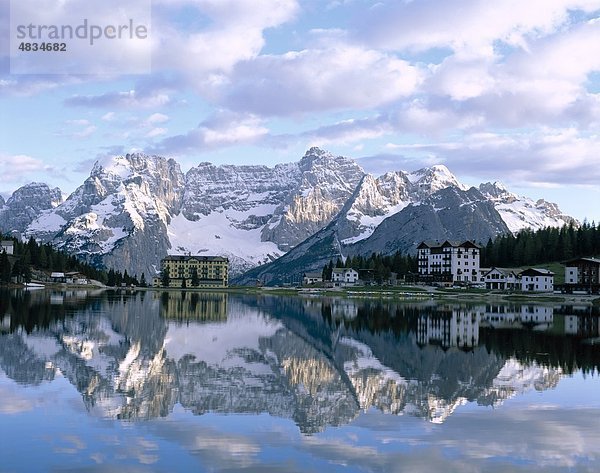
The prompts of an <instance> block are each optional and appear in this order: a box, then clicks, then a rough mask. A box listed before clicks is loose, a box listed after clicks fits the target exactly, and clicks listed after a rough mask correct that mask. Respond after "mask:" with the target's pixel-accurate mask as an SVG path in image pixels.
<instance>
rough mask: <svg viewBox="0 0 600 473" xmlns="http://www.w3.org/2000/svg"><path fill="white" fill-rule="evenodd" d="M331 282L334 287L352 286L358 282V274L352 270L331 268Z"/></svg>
mask: <svg viewBox="0 0 600 473" xmlns="http://www.w3.org/2000/svg"><path fill="white" fill-rule="evenodd" d="M331 280H332V281H333V283H334V284H335V285H336V286H338V285H339V286H345V285H353V284H356V282H357V281H358V273H357V272H356V271H355V270H354V269H352V268H333V271H332V272H331Z"/></svg>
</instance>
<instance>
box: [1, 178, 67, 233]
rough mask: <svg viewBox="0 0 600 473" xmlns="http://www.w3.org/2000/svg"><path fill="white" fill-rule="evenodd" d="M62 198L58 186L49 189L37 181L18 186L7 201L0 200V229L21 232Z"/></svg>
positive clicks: (56, 204) (58, 203)
mask: <svg viewBox="0 0 600 473" xmlns="http://www.w3.org/2000/svg"><path fill="white" fill-rule="evenodd" d="M62 200H63V197H62V193H61V191H60V189H59V188H58V187H55V188H54V189H51V188H50V187H48V185H47V184H43V183H39V182H32V183H31V184H27V185H25V186H23V187H20V188H19V189H17V190H16V191H15V192H14V193H13V195H12V196H11V197H10V198H9V199H8V201H6V202H4V199H2V200H1V201H0V230H4V231H5V232H17V233H23V232H24V231H25V229H26V228H27V226H28V225H29V224H30V223H31V222H32V221H33V220H34V219H35V218H37V217H38V216H39V215H40V214H41V213H42V212H43V211H45V210H50V209H53V208H55V207H56V206H58V205H60V203H61V202H62Z"/></svg>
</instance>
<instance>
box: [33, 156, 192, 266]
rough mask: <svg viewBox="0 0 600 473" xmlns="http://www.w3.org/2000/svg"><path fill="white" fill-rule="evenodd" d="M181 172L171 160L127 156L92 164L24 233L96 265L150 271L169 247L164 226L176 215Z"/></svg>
mask: <svg viewBox="0 0 600 473" xmlns="http://www.w3.org/2000/svg"><path fill="white" fill-rule="evenodd" d="M183 189H184V176H183V174H182V172H181V169H180V168H179V165H178V164H177V163H176V162H175V161H174V160H172V159H169V160H167V159H165V158H161V157H153V158H148V157H147V156H145V155H141V154H128V155H126V156H118V157H115V158H113V159H111V160H110V161H109V162H108V163H104V164H101V163H96V165H95V166H94V168H93V169H92V172H91V174H90V177H89V178H88V179H86V181H85V182H84V183H83V184H82V185H81V186H80V187H79V188H77V189H76V190H75V192H73V193H72V194H71V195H70V196H69V197H68V198H67V200H65V201H64V202H63V203H62V204H60V205H59V206H57V207H56V208H54V209H51V210H46V211H43V212H42V213H41V215H40V216H39V217H38V218H37V219H35V220H34V221H33V222H32V223H31V224H30V225H29V226H28V227H27V229H26V230H25V231H24V236H25V237H30V236H33V237H36V238H41V239H42V240H44V241H50V242H52V243H53V244H54V245H56V246H57V247H58V248H62V249H64V250H66V251H68V252H69V253H72V254H76V255H78V256H79V257H81V258H83V259H85V260H87V261H90V262H93V263H95V264H98V265H104V266H107V267H113V268H118V269H121V270H125V269H127V270H128V271H131V273H132V274H141V273H144V272H145V273H146V274H154V270H153V265H155V264H157V263H158V261H159V260H160V258H161V257H162V256H161V255H165V254H167V251H168V250H169V248H170V244H169V240H168V238H167V226H168V225H169V223H170V222H171V219H172V217H173V216H174V215H177V214H178V213H179V209H180V205H181V194H182V192H183Z"/></svg>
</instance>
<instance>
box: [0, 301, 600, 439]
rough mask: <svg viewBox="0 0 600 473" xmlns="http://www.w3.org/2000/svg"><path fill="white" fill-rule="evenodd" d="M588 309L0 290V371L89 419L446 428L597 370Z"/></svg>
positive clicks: (595, 331) (593, 322) (595, 316)
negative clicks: (249, 417) (369, 415)
mask: <svg viewBox="0 0 600 473" xmlns="http://www.w3.org/2000/svg"><path fill="white" fill-rule="evenodd" d="M599 318H600V312H599V309H598V308H597V307H584V306H582V307H576V306H539V305H531V304H525V305H523V304H514V305H460V304H436V303H435V302H423V303H418V304H408V303H403V302H375V301H369V300H367V301H355V300H344V299H335V298H320V299H312V298H310V299H303V298H299V297H277V296H254V295H252V296H250V295H249V296H242V295H231V294H229V295H228V294H226V293H215V294H211V293H197V292H195V293H186V292H164V293H158V292H125V291H124V292H113V291H106V292H100V293H88V292H72V293H65V292H61V293H52V292H49V291H36V292H31V293H30V292H24V291H15V290H13V291H6V290H5V291H2V292H0V367H1V369H2V370H3V371H4V372H5V373H6V375H7V376H8V377H9V378H11V379H13V380H14V381H16V382H17V383H20V384H24V385H38V384H40V383H43V382H45V381H48V380H52V379H54V377H55V376H56V375H57V374H58V373H59V372H60V373H61V374H62V375H63V376H64V377H65V378H67V379H68V380H69V382H70V383H71V384H72V385H73V386H75V387H76V389H77V391H78V392H79V393H80V394H81V396H82V399H83V401H84V404H85V406H86V408H87V410H88V411H89V413H91V414H94V415H98V416H102V417H112V418H120V419H131V420H138V419H151V418H156V417H165V416H168V415H169V414H170V413H171V412H173V409H174V406H175V405H176V404H180V405H181V406H183V407H184V408H185V409H187V410H189V411H191V412H193V413H194V414H198V415H200V414H204V413H208V412H214V413H248V414H259V413H269V414H271V415H273V416H277V417H282V418H289V419H293V421H294V422H295V423H296V425H298V427H299V429H300V430H301V431H302V432H303V433H306V434H311V433H315V432H319V431H322V430H324V429H325V428H326V427H327V426H330V425H331V426H337V425H343V424H346V423H348V422H350V421H352V420H353V419H355V418H356V417H357V416H358V415H359V413H360V412H361V411H362V410H369V409H372V408H374V409H377V410H379V411H381V412H383V413H389V414H409V415H412V416H417V417H422V418H425V419H427V420H429V421H431V422H434V423H441V422H444V421H445V420H446V419H447V418H448V416H450V415H451V414H452V412H454V411H455V409H456V408H457V407H458V406H460V405H461V404H464V403H466V402H468V401H472V402H476V403H477V404H480V405H489V406H492V405H498V404H501V403H502V402H503V401H504V400H506V399H508V398H510V397H513V396H516V395H518V394H520V393H525V392H527V391H529V390H534V389H535V390H538V391H541V390H546V389H548V388H552V387H555V386H556V385H557V384H558V383H559V381H560V379H561V377H563V376H564V375H569V374H571V373H573V372H575V371H578V370H582V371H583V372H584V373H589V372H596V370H597V369H598V367H599V365H600V350H599V349H598V347H597V345H594V342H596V341H598V337H599V336H600V333H599Z"/></svg>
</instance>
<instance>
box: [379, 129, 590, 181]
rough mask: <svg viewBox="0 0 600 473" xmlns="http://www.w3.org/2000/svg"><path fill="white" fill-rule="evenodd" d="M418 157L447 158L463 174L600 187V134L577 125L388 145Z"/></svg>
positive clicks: (444, 160) (447, 161)
mask: <svg viewBox="0 0 600 473" xmlns="http://www.w3.org/2000/svg"><path fill="white" fill-rule="evenodd" d="M387 148H388V149H393V150H395V151H398V152H401V153H403V154H404V155H406V156H408V157H411V158H412V159H427V160H431V159H432V157H433V160H434V161H437V162H445V163H446V164H447V165H448V166H449V167H450V168H451V169H452V171H453V172H455V173H457V174H459V175H470V176H479V177H481V178H482V179H485V180H490V179H495V177H494V176H502V180H506V181H510V182H512V183H516V184H529V185H531V184H537V185H572V184H577V185H584V184H590V185H597V183H598V182H599V181H600V155H598V153H597V150H598V149H599V148H600V136H599V135H596V134H586V133H583V132H581V131H578V130H576V129H574V128H565V129H549V128H544V129H540V130H538V131H536V132H533V133H532V132H525V131H524V132H522V133H520V134H519V133H516V132H513V133H510V134H499V133H492V132H485V133H472V134H466V135H464V136H462V137H461V138H460V139H459V140H456V141H446V142H425V143H420V144H414V143H412V144H394V143H391V144H388V145H387Z"/></svg>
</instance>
